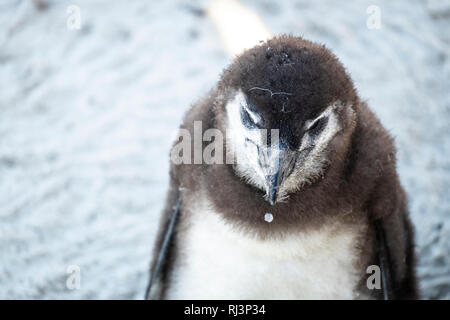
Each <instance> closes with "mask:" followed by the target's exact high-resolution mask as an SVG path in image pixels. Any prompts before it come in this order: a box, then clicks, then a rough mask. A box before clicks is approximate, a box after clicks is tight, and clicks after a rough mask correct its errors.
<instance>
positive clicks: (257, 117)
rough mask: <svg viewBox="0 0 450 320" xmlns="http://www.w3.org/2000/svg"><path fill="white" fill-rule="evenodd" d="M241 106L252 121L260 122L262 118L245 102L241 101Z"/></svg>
mask: <svg viewBox="0 0 450 320" xmlns="http://www.w3.org/2000/svg"><path fill="white" fill-rule="evenodd" d="M241 106H242V107H243V108H244V109H245V111H247V113H248V114H249V116H250V118H252V120H253V122H254V123H256V124H258V123H260V122H261V120H262V118H261V117H260V116H259V115H257V114H256V113H254V112H253V111H251V110H250V109H249V108H248V107H247V105H246V104H245V103H241Z"/></svg>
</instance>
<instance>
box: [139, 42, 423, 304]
mask: <svg viewBox="0 0 450 320" xmlns="http://www.w3.org/2000/svg"><path fill="white" fill-rule="evenodd" d="M196 121H199V122H201V124H202V132H203V133H204V132H206V131H207V130H208V129H213V128H214V129H218V130H219V131H220V132H221V133H223V135H224V138H225V142H224V143H223V145H222V144H220V143H219V144H217V145H216V146H218V147H217V149H216V150H215V152H216V153H218V154H219V153H222V152H223V154H224V155H226V156H227V159H229V158H230V159H232V161H231V163H230V162H229V161H224V163H221V162H220V161H216V162H214V163H210V164H206V163H205V162H203V163H201V164H194V163H195V161H194V155H193V154H190V155H189V158H190V160H191V162H190V164H174V163H172V164H171V170H170V188H169V192H168V197H167V202H166V208H165V209H164V211H163V214H162V218H161V222H160V228H159V234H158V237H157V240H156V245H155V252H154V257H153V260H152V261H153V262H152V267H151V280H150V285H149V289H148V292H149V294H150V298H156V299H158V298H159V299H365V298H369V299H373V298H375V299H378V298H383V297H384V298H390V299H392V298H395V299H404V298H416V297H417V289H416V280H415V274H414V252H413V230H412V226H411V223H410V220H409V217H408V212H407V204H406V197H405V193H404V191H403V189H402V187H401V185H400V183H399V179H398V177H397V173H396V167H395V148H394V145H393V141H392V139H391V137H390V136H389V134H388V133H387V131H386V130H385V129H384V128H383V127H382V125H381V124H380V122H379V121H378V119H377V118H376V117H375V115H374V114H373V113H372V112H371V111H370V110H369V109H368V107H367V105H366V103H364V102H362V101H361V100H360V99H359V98H358V95H357V92H356V90H355V89H354V86H353V83H352V81H351V79H350V78H349V76H348V75H347V73H346V71H345V69H344V67H343V66H342V65H341V63H340V62H339V61H338V59H337V58H336V57H335V56H334V55H333V54H332V53H331V52H330V51H329V50H327V49H326V48H325V47H324V46H321V45H318V44H315V43H312V42H309V41H306V40H303V39H301V38H298V37H292V36H280V37H276V38H273V39H271V40H269V41H267V42H265V43H262V44H260V45H258V46H256V47H254V48H252V49H250V50H247V51H245V52H244V53H242V54H241V55H239V56H237V57H236V58H235V60H234V61H233V62H232V64H231V65H230V66H229V67H228V68H227V69H226V70H225V71H224V72H223V74H222V76H221V79H220V80H219V82H218V84H217V85H216V87H215V88H214V89H213V90H212V91H211V92H210V93H209V94H208V95H207V97H205V98H204V99H202V100H201V101H200V102H198V103H197V104H195V105H194V106H193V107H192V108H191V109H190V110H189V111H188V112H187V114H186V115H185V118H184V121H183V124H182V126H181V129H183V130H185V131H187V132H189V133H190V138H189V139H192V141H189V142H190V144H189V145H191V144H192V145H195V143H196V142H195V141H194V135H195V132H194V131H195V130H194V127H195V122H196ZM219 138H220V137H219V135H217V136H215V139H216V141H218V140H220V139H219ZM209 141H211V139H209ZM191 142H192V143H191ZM177 143H179V141H177V142H176V143H175V145H174V147H173V148H174V149H175V148H176V145H177ZM200 147H201V151H205V150H206V148H207V143H206V141H203V142H202V144H201V146H200ZM195 151H196V150H194V153H195ZM219 151H220V152H219ZM267 217H269V219H268V218H267ZM374 268H375V269H374ZM377 268H378V269H377ZM368 270H379V273H380V272H381V275H380V274H378V275H377V274H375V278H376V277H377V276H378V277H381V279H379V281H378V282H379V283H381V285H380V284H379V285H375V287H374V286H371V285H369V284H368V278H369V277H370V276H371V275H372V274H371V273H368ZM375 282H376V281H375Z"/></svg>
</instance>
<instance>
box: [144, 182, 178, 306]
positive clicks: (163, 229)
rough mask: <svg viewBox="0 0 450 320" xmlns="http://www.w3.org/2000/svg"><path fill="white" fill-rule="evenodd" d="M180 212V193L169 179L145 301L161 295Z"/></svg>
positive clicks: (174, 183)
mask: <svg viewBox="0 0 450 320" xmlns="http://www.w3.org/2000/svg"><path fill="white" fill-rule="evenodd" d="M180 211H181V193H180V190H179V186H178V184H177V183H176V182H175V180H174V179H173V178H172V177H171V179H170V187H169V191H168V195H167V200H166V206H165V208H164V211H163V213H162V216H161V221H160V225H159V231H158V236H157V239H156V244H155V249H154V252H153V259H152V265H151V268H150V281H149V283H148V286H147V290H146V292H145V299H146V300H147V299H158V298H160V297H161V295H162V291H163V288H162V287H163V286H164V280H166V275H167V272H166V271H167V267H168V265H169V261H170V258H171V254H172V248H173V238H174V230H175V229H176V226H177V223H178V217H179V215H180Z"/></svg>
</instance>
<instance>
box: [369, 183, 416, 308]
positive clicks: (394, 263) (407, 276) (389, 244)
mask: <svg viewBox="0 0 450 320" xmlns="http://www.w3.org/2000/svg"><path fill="white" fill-rule="evenodd" d="M390 177H391V178H390V181H386V180H385V181H383V179H382V181H381V183H380V184H379V187H378V188H377V189H378V190H377V192H376V196H375V197H374V199H373V200H375V201H374V202H373V204H374V207H373V210H374V212H373V214H374V216H373V217H374V218H375V219H374V222H375V231H376V242H377V255H378V257H377V258H378V263H379V267H380V270H381V280H382V289H383V298H384V299H386V300H391V299H417V298H418V291H417V282H416V275H415V270H414V266H415V254H414V232H413V227H412V224H411V221H410V219H409V215H408V209H407V200H406V195H405V193H404V191H403V188H402V187H401V186H400V184H399V182H398V179H397V176H396V174H392V175H391V176H390ZM388 180H389V179H388ZM388 183H389V187H388V186H387V185H388Z"/></svg>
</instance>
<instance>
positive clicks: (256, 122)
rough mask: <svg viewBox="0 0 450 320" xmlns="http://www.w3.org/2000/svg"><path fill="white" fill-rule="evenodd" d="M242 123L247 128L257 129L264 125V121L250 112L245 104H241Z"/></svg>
mask: <svg viewBox="0 0 450 320" xmlns="http://www.w3.org/2000/svg"><path fill="white" fill-rule="evenodd" d="M241 119H242V123H243V124H244V126H245V127H246V128H247V129H256V128H261V127H262V121H261V120H260V119H259V118H258V117H256V116H255V115H254V114H250V112H249V111H248V110H247V108H245V107H244V106H241Z"/></svg>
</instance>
